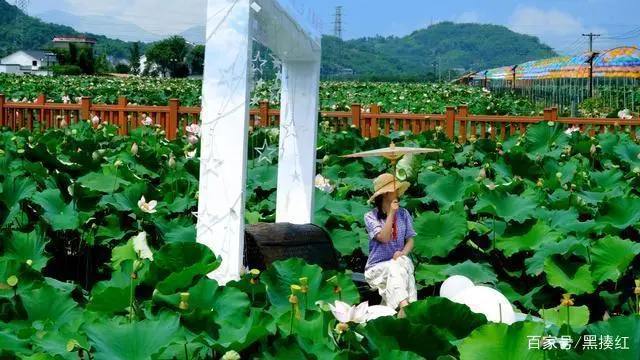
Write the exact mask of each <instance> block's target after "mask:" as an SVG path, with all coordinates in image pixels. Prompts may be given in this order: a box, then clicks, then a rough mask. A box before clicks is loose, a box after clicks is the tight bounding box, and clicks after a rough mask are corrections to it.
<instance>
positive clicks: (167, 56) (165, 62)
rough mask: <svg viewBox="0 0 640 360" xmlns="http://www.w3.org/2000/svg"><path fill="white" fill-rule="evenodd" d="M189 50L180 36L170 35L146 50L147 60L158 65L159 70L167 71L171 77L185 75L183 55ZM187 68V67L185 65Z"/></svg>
mask: <svg viewBox="0 0 640 360" xmlns="http://www.w3.org/2000/svg"><path fill="white" fill-rule="evenodd" d="M188 51H189V45H187V42H186V41H185V39H184V38H182V37H181V36H172V37H170V38H168V39H166V40H162V41H159V42H157V43H155V44H154V45H152V46H151V47H150V48H149V49H148V50H147V62H152V63H155V64H156V65H158V67H159V68H160V71H162V72H164V73H169V74H170V75H171V76H173V77H186V76H187V75H188V71H186V74H185V71H184V69H185V67H187V66H186V63H185V57H186V56H187V53H188ZM187 68H188V67H187Z"/></svg>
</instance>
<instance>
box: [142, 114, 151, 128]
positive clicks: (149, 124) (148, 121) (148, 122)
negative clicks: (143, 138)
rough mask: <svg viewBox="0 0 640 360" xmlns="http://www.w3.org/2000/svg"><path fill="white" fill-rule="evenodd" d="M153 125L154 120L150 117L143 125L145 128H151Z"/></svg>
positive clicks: (143, 121)
mask: <svg viewBox="0 0 640 360" xmlns="http://www.w3.org/2000/svg"><path fill="white" fill-rule="evenodd" d="M152 124H153V120H152V119H151V118H150V117H148V116H147V117H146V118H145V119H144V120H142V125H144V126H151V125H152Z"/></svg>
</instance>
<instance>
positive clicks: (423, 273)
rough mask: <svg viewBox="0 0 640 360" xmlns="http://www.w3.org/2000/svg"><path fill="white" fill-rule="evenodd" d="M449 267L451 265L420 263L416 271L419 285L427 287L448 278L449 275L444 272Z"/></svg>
mask: <svg viewBox="0 0 640 360" xmlns="http://www.w3.org/2000/svg"><path fill="white" fill-rule="evenodd" d="M447 268H449V265H433V264H424V263H422V264H420V265H418V267H417V268H416V273H415V278H416V282H417V283H418V287H426V286H430V285H434V284H436V283H439V282H441V281H444V280H446V278H447V276H446V275H444V274H443V273H442V272H443V271H444V270H445V269H447Z"/></svg>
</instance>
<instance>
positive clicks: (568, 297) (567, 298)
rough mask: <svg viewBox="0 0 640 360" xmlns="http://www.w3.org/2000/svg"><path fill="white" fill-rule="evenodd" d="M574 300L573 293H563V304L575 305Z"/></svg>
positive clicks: (561, 303) (561, 301)
mask: <svg viewBox="0 0 640 360" xmlns="http://www.w3.org/2000/svg"><path fill="white" fill-rule="evenodd" d="M573 304H574V302H573V299H572V298H571V294H562V300H560V305H561V306H573Z"/></svg>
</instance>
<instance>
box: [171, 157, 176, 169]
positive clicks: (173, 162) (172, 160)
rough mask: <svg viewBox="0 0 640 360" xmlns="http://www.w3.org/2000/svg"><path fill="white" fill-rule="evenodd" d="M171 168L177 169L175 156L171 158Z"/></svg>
mask: <svg viewBox="0 0 640 360" xmlns="http://www.w3.org/2000/svg"><path fill="white" fill-rule="evenodd" d="M169 167H170V168H172V169H173V168H174V167H176V158H175V157H173V154H172V155H171V157H170V158H169Z"/></svg>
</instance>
